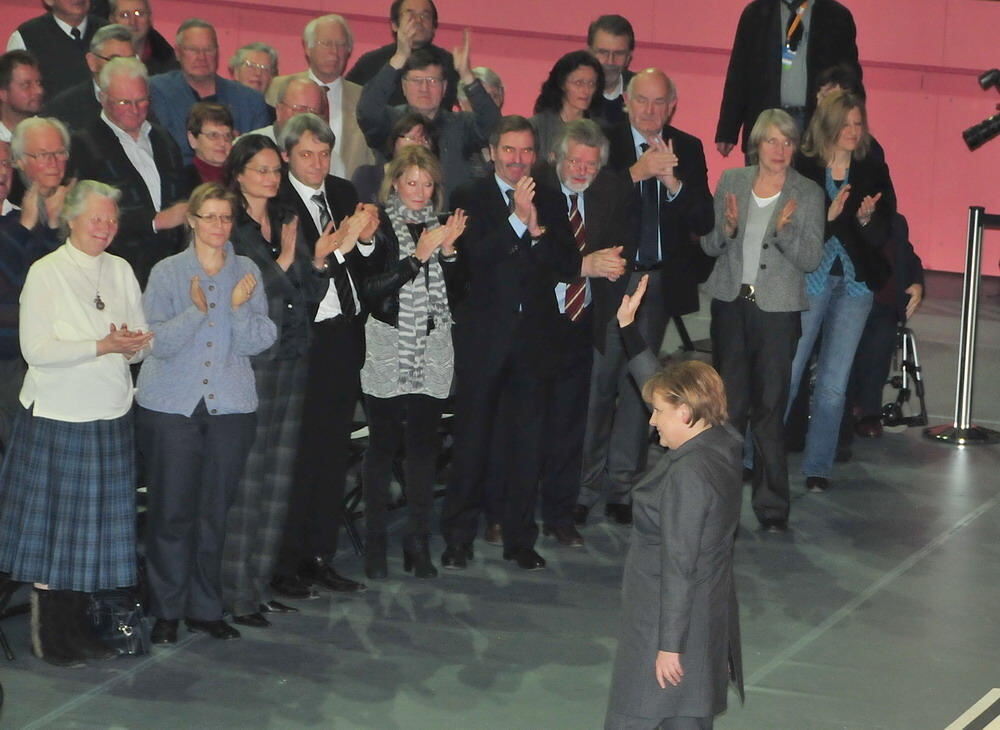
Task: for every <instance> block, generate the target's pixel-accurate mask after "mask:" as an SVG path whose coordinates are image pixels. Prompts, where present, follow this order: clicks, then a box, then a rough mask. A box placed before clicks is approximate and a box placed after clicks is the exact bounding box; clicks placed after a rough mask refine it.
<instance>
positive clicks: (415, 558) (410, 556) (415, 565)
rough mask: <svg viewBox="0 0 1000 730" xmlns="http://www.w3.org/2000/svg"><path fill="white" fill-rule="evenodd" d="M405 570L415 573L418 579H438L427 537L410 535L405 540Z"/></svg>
mask: <svg viewBox="0 0 1000 730" xmlns="http://www.w3.org/2000/svg"><path fill="white" fill-rule="evenodd" d="M403 570H405V571H406V572H407V573H409V572H410V571H413V575H414V576H415V577H417V578H437V574H438V572H437V568H435V567H434V563H432V562H431V549H430V545H429V544H428V538H427V535H410V536H408V537H407V538H406V539H405V540H403Z"/></svg>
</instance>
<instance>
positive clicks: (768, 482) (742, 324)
mask: <svg viewBox="0 0 1000 730" xmlns="http://www.w3.org/2000/svg"><path fill="white" fill-rule="evenodd" d="M801 329H802V324H801V316H800V314H799V313H798V312H764V311H762V310H761V309H760V308H758V307H757V305H756V304H755V303H753V302H750V301H748V300H746V299H743V298H741V297H737V298H736V299H735V300H734V301H732V302H722V301H719V300H718V299H713V300H712V325H711V333H712V353H713V358H714V360H715V368H716V370H718V371H719V375H721V376H722V380H723V382H724V383H725V385H726V399H727V400H728V402H729V420H730V422H731V423H732V424H733V426H734V427H735V428H736V430H737V431H738V432H740V433H746V428H747V423H749V424H750V426H751V429H752V432H753V443H754V474H753V500H752V504H753V511H754V513H755V514H756V515H757V519H759V520H761V521H765V520H787V519H788V510H789V503H790V494H789V490H788V462H787V460H786V458H785V442H784V416H785V407H786V405H787V402H788V388H789V383H790V380H791V371H792V358H793V357H794V355H795V348H796V345H797V344H798V340H799V333H800V332H801Z"/></svg>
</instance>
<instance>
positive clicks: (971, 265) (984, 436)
mask: <svg viewBox="0 0 1000 730" xmlns="http://www.w3.org/2000/svg"><path fill="white" fill-rule="evenodd" d="M984 228H993V229H1000V215H989V214H987V213H986V209H985V208H982V207H977V206H972V207H970V208H969V242H968V247H967V249H966V252H965V283H964V284H963V286H962V331H961V335H960V337H959V341H958V384H957V388H956V392H955V421H954V423H952V424H951V425H950V426H947V425H943V426H932V427H930V428H925V429H924V436H926V437H927V438H929V439H933V440H934V441H943V442H944V443H948V444H955V445H957V446H972V445H976V444H995V443H997V442H1000V433H998V432H997V431H992V430H990V429H988V428H981V427H980V426H973V425H972V421H971V413H972V378H973V374H974V373H975V362H976V318H977V314H978V310H979V270H980V265H981V263H982V257H983V229H984Z"/></svg>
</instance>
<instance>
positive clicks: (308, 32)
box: [302, 13, 354, 52]
mask: <svg viewBox="0 0 1000 730" xmlns="http://www.w3.org/2000/svg"><path fill="white" fill-rule="evenodd" d="M324 23H340V25H341V27H342V28H343V29H344V34H345V35H346V36H347V50H348V52H350V51H353V50H354V34H353V33H352V32H351V26H349V25H348V24H347V20H345V19H344V16H343V15H337V13H330V14H329V15H321V16H319V17H318V18H313V19H312V20H310V21H309V22H308V23H306V27H305V28H304V29H303V30H302V42H303V43H304V44H305V46H306V48H312V47H313V46H315V45H316V29H317V28H319V26H321V25H323V24H324Z"/></svg>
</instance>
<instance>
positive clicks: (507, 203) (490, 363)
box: [441, 116, 581, 570]
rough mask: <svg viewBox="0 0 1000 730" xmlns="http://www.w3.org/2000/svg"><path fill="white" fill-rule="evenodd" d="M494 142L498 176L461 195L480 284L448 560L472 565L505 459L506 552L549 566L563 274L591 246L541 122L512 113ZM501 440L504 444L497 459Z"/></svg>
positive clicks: (467, 337) (474, 292)
mask: <svg viewBox="0 0 1000 730" xmlns="http://www.w3.org/2000/svg"><path fill="white" fill-rule="evenodd" d="M490 149H491V152H492V155H493V161H494V165H495V175H493V176H491V177H489V178H485V179H482V180H477V181H473V182H470V183H468V184H466V185H464V186H462V187H461V188H459V189H458V190H456V191H455V192H454V194H453V195H452V196H451V207H452V208H462V209H464V210H465V211H467V213H468V215H469V225H468V227H467V228H466V231H465V234H464V235H463V236H462V238H460V239H459V241H458V246H459V250H460V251H461V256H462V259H463V260H464V261H465V263H466V265H467V266H468V269H469V289H468V293H467V296H466V301H465V304H464V306H463V307H462V309H461V310H460V311H459V312H458V313H457V314H456V324H455V329H454V332H455V367H456V383H457V402H456V418H457V423H456V428H455V438H456V443H455V461H454V477H453V479H452V481H451V483H450V484H449V485H448V492H447V495H446V497H445V504H444V510H443V515H442V519H441V529H442V532H443V533H444V539H445V542H446V543H447V548H446V549H445V552H444V554H443V555H442V557H441V564H442V566H443V567H445V568H453V569H454V568H458V569H460V568H464V567H466V564H467V561H468V560H469V558H470V557H472V542H473V539H474V538H475V535H476V531H477V526H478V522H479V515H480V512H481V511H482V506H483V500H484V492H485V489H484V484H485V482H486V480H487V476H488V474H487V472H488V469H489V467H490V466H492V465H494V464H503V465H505V466H506V471H507V474H506V475H505V477H506V478H505V479H504V485H505V494H504V497H503V517H502V520H501V524H502V528H503V545H504V553H503V554H504V558H505V559H507V560H514V561H516V563H517V565H518V566H519V567H521V568H524V569H526V570H537V569H539V568H543V567H545V561H544V560H543V559H542V557H541V556H540V555H538V553H537V552H535V550H534V544H535V540H536V538H537V537H538V526H537V525H536V524H535V519H534V512H535V499H536V495H537V490H538V458H539V446H540V443H541V440H542V438H543V434H542V420H543V418H542V416H543V413H542V408H541V404H542V398H543V394H544V392H545V387H546V382H547V380H548V379H550V378H551V377H553V376H554V375H555V374H556V373H555V369H556V366H557V364H558V358H557V353H556V352H555V351H554V350H553V348H552V339H553V337H554V335H555V332H556V331H557V327H558V324H559V317H560V316H561V315H560V314H559V308H558V306H557V305H556V298H555V293H554V292H553V289H552V285H553V283H554V282H556V281H564V282H570V281H573V280H574V279H576V278H577V277H578V276H579V275H580V273H581V268H580V266H581V257H580V253H579V251H578V250H577V249H576V246H575V244H574V242H573V235H572V233H571V232H570V230H569V225H568V222H567V219H566V212H565V211H566V208H565V202H564V200H563V199H562V198H561V196H560V195H559V194H558V193H557V192H555V191H554V190H552V189H551V188H549V187H546V186H544V185H541V184H539V183H537V182H536V181H535V180H534V179H533V178H532V177H531V176H530V170H531V166H532V165H533V164H534V163H535V159H536V154H535V149H536V139H535V131H534V128H533V127H532V126H531V122H529V121H528V120H527V119H525V118H524V117H520V116H510V117H504V118H503V119H502V120H501V121H500V124H499V125H498V127H497V129H496V130H495V131H494V133H493V136H492V138H491V140H490ZM498 414H500V415H498ZM495 434H497V435H498V436H499V437H500V438H494V435H495ZM494 442H496V444H498V445H499V453H496V454H493V455H492V458H491V453H490V450H491V447H494Z"/></svg>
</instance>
